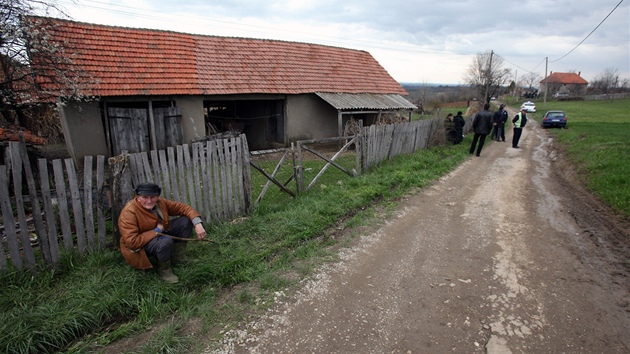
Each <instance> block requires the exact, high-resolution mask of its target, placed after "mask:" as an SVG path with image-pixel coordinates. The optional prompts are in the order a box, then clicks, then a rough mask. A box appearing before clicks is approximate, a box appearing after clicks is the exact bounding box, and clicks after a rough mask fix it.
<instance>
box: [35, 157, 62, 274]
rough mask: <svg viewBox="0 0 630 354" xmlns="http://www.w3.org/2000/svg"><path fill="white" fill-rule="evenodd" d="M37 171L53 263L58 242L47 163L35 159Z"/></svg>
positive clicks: (57, 254) (43, 160)
mask: <svg viewBox="0 0 630 354" xmlns="http://www.w3.org/2000/svg"><path fill="white" fill-rule="evenodd" d="M37 163H38V170H39V189H40V190H41V193H42V205H43V206H44V216H45V217H46V229H47V231H48V232H47V235H48V245H49V246H50V257H51V261H52V262H53V263H55V264H56V263H57V262H59V241H58V240H57V220H56V218H55V212H54V209H53V205H52V194H51V191H50V181H49V180H48V161H47V160H46V159H37Z"/></svg>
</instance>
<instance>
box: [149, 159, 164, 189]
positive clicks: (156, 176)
mask: <svg viewBox="0 0 630 354" xmlns="http://www.w3.org/2000/svg"><path fill="white" fill-rule="evenodd" d="M151 167H152V169H153V181H154V182H155V183H156V184H158V185H160V186H161V185H163V184H164V183H163V182H162V176H161V173H160V158H159V157H158V152H157V150H151Z"/></svg>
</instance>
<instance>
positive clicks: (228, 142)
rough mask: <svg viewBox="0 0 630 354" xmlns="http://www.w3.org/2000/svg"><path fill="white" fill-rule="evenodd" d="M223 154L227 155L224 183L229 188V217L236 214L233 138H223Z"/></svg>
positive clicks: (227, 197) (227, 195)
mask: <svg viewBox="0 0 630 354" xmlns="http://www.w3.org/2000/svg"><path fill="white" fill-rule="evenodd" d="M223 142H224V144H223V156H224V157H225V165H224V169H225V177H226V179H225V181H224V183H223V185H224V186H226V187H227V188H226V189H225V190H226V199H227V202H228V204H227V207H228V217H229V218H232V217H234V216H235V215H236V213H235V210H236V208H235V203H234V199H235V198H234V188H233V187H234V185H233V180H234V179H233V177H234V176H233V175H232V166H233V164H234V160H232V153H231V150H232V139H224V140H223Z"/></svg>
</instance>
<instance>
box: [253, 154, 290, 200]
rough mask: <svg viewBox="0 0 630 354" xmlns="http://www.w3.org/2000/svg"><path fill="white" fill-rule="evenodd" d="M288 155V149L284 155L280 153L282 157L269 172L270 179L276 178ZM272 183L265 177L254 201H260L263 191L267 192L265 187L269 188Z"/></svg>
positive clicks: (263, 194)
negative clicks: (263, 183) (264, 181)
mask: <svg viewBox="0 0 630 354" xmlns="http://www.w3.org/2000/svg"><path fill="white" fill-rule="evenodd" d="M288 155H289V151H285V152H284V155H282V157H281V158H280V161H279V162H278V164H277V165H276V167H275V168H274V169H273V172H271V176H270V177H271V178H272V179H274V180H275V179H276V175H277V174H278V172H279V171H280V167H282V165H284V161H285V160H286V158H287V156H288ZM250 163H251V162H250ZM256 169H257V170H258V168H256ZM272 183H273V181H272V180H271V179H269V178H267V182H266V183H265V185H264V186H263V188H262V190H261V191H260V194H259V195H258V198H256V203H260V201H261V200H262V198H263V197H264V196H265V193H267V189H269V187H270V186H271V184H272ZM278 183H279V182H278ZM282 186H283V187H286V186H285V185H282ZM280 189H281V190H282V188H280Z"/></svg>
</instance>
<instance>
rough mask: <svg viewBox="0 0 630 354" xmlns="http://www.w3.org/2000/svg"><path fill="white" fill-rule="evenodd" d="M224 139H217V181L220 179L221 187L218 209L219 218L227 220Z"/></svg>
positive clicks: (227, 202) (228, 208)
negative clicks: (219, 211)
mask: <svg viewBox="0 0 630 354" xmlns="http://www.w3.org/2000/svg"><path fill="white" fill-rule="evenodd" d="M223 143H224V140H217V152H218V154H217V157H218V159H219V164H218V166H219V175H220V177H219V181H220V184H219V185H220V187H221V190H220V192H221V194H220V195H221V199H220V201H221V204H220V205H221V208H220V210H221V211H222V213H221V219H222V220H227V218H228V217H229V214H228V213H227V211H228V210H230V207H229V205H230V204H229V201H228V193H227V188H226V186H225V184H226V181H227V171H226V162H225V148H224V144H223Z"/></svg>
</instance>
